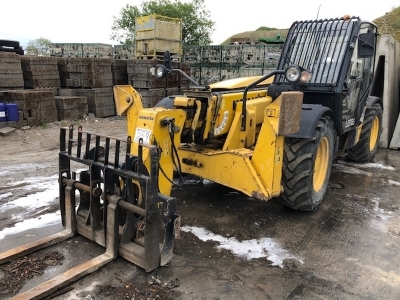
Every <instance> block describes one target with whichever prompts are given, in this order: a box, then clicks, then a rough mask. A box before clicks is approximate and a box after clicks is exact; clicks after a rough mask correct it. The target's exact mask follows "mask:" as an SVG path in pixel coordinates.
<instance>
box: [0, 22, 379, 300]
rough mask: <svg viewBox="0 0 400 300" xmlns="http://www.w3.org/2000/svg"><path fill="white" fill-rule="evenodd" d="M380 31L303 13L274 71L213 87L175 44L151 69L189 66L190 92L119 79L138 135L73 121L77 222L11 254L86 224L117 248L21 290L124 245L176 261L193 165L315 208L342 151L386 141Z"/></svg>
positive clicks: (65, 195) (65, 182) (110, 250)
mask: <svg viewBox="0 0 400 300" xmlns="http://www.w3.org/2000/svg"><path fill="white" fill-rule="evenodd" d="M377 38H378V32H377V28H376V26H375V25H374V24H373V23H371V22H367V21H363V20H361V19H360V18H358V17H347V16H346V17H343V18H336V19H329V20H328V19H325V20H311V21H299V22H294V23H293V24H292V26H291V27H290V29H289V31H288V35H287V39H286V41H285V44H284V46H283V49H282V53H281V56H280V60H279V63H278V67H277V69H276V70H274V71H273V72H271V73H269V74H266V75H262V76H254V77H246V78H237V79H230V80H226V81H222V82H218V83H214V84H212V85H209V86H201V85H198V84H197V82H196V81H195V80H194V79H192V78H190V76H188V75H187V74H185V73H184V72H183V71H181V70H179V69H174V68H172V63H171V58H170V56H169V54H168V52H167V53H166V54H165V55H164V58H165V61H164V64H159V65H156V66H155V67H153V68H152V69H151V72H152V74H154V76H156V77H160V78H161V77H165V76H168V74H170V73H172V72H179V73H180V74H181V75H182V76H185V77H187V78H188V79H189V80H190V81H191V82H192V84H193V85H192V86H189V87H188V88H187V90H185V91H184V92H183V94H182V95H176V96H172V97H166V98H164V99H162V100H161V101H160V102H159V103H158V104H157V105H156V106H155V107H152V108H144V107H143V105H142V101H141V96H140V94H139V93H138V92H137V91H136V90H135V89H134V88H133V87H132V86H130V85H118V86H115V87H114V96H115V103H116V109H117V114H119V115H125V116H126V118H127V135H128V138H127V140H119V139H115V138H112V137H107V136H102V135H100V134H95V133H90V132H85V131H83V129H82V128H78V130H75V129H74V128H73V127H72V126H71V127H70V128H62V129H61V133H60V154H59V185H60V210H61V214H62V222H63V225H65V227H66V229H65V231H64V232H63V233H59V234H56V235H53V236H50V237H47V238H44V239H42V240H39V241H36V242H32V243H31V244H28V245H24V246H21V247H20V248H19V249H12V250H10V251H8V252H7V253H3V254H0V263H3V262H5V261H7V260H10V259H11V258H13V257H15V256H17V255H22V254H26V253H29V252H32V251H34V250H36V249H39V248H42V247H44V246H48V245H51V244H54V243H56V242H59V241H61V240H65V239H67V238H69V237H71V236H73V235H74V234H76V233H79V234H81V235H83V236H85V237H87V238H88V239H90V240H92V241H94V242H96V243H98V244H100V245H102V246H104V247H105V248H106V251H105V253H104V254H103V255H101V256H99V257H96V258H94V259H92V260H91V261H89V262H87V263H84V264H83V265H80V266H77V267H75V268H74V269H72V270H69V271H67V272H66V273H64V274H61V275H59V276H57V277H56V278H54V279H52V280H51V281H50V282H45V283H43V284H42V285H40V286H38V287H36V288H35V289H32V290H29V291H27V292H25V293H23V294H20V295H19V296H17V298H18V297H19V298H18V299H30V298H35V297H36V298H40V297H44V296H46V295H48V294H50V293H52V292H53V291H55V290H56V289H57V288H59V287H62V286H65V285H67V284H69V283H70V282H72V281H74V280H77V279H78V278H80V277H82V276H84V275H85V274H88V273H90V272H93V271H95V270H96V269H98V268H99V267H101V266H102V265H104V264H106V263H108V262H110V261H112V260H113V259H115V258H116V257H117V256H118V255H120V256H122V257H124V258H125V259H127V260H128V261H131V262H133V263H134V264H137V265H138V266H140V267H142V268H144V269H145V270H146V271H148V272H149V271H152V270H154V269H156V268H157V267H159V266H164V265H166V264H168V263H169V262H170V261H171V258H172V256H173V247H174V239H175V237H176V236H179V229H180V216H179V215H177V212H176V204H175V198H173V197H171V189H172V186H173V185H174V184H175V183H176V182H181V181H182V180H183V179H182V178H183V177H184V176H183V174H193V175H196V176H199V177H201V178H205V179H208V180H211V181H214V182H217V183H219V184H222V185H225V186H228V187H231V188H233V189H235V190H238V191H240V192H242V193H244V194H246V195H249V196H250V197H253V198H256V199H259V200H261V201H267V200H269V199H271V198H273V197H277V198H278V199H279V200H280V201H282V203H283V204H285V205H287V206H288V207H290V208H293V209H296V210H301V211H315V210H316V209H317V208H318V206H319V205H320V203H321V201H322V200H323V198H324V196H325V193H326V191H327V187H328V183H329V177H330V173H331V167H332V162H333V161H334V160H335V159H336V158H337V157H346V159H350V160H353V161H357V162H368V161H370V160H372V159H373V158H374V156H375V154H376V153H377V151H378V143H379V139H380V134H381V130H382V109H383V103H382V100H381V98H382V89H383V80H384V79H383V76H381V73H380V72H382V68H383V67H382V64H384V60H383V61H382V60H379V61H378V62H377V64H376V65H377V68H376V70H377V72H376V73H375V76H374V68H375V49H376V43H377ZM82 168H83V170H82ZM76 194H78V195H79V205H78V206H77V207H75V206H76V202H77V201H76ZM17 298H16V299H17Z"/></svg>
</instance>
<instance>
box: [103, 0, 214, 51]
mask: <svg viewBox="0 0 400 300" xmlns="http://www.w3.org/2000/svg"><path fill="white" fill-rule="evenodd" d="M152 14H157V15H161V16H164V17H170V18H177V19H181V20H182V44H184V45H208V44H210V43H211V42H212V40H211V34H212V33H213V32H214V28H213V27H214V24H215V22H214V21H212V20H211V19H210V12H209V11H208V10H207V9H205V5H204V0H192V1H191V2H181V1H180V0H149V1H143V2H142V4H141V7H140V8H138V7H137V6H132V5H129V4H127V5H126V6H125V7H124V8H122V9H121V12H120V16H119V17H115V16H114V22H113V25H112V27H111V29H112V34H111V39H112V40H114V41H118V42H120V43H121V44H133V43H134V40H135V19H136V18H137V17H142V16H147V15H152Z"/></svg>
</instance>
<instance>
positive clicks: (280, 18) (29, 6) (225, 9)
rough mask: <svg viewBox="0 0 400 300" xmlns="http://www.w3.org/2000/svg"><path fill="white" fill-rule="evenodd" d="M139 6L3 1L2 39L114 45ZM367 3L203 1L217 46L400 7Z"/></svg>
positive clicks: (132, 0)
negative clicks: (119, 28)
mask: <svg viewBox="0 0 400 300" xmlns="http://www.w3.org/2000/svg"><path fill="white" fill-rule="evenodd" d="M141 3H142V0H110V1H99V0H79V1H78V0H67V1H54V0H52V1H50V0H10V1H7V0H2V1H1V4H0V8H1V9H0V11H1V17H0V39H11V40H17V41H20V42H21V44H22V45H23V46H25V47H26V44H27V43H28V41H29V40H34V39H37V38H40V37H43V38H47V39H49V40H51V41H52V42H53V43H105V44H118V43H117V42H115V41H111V40H110V35H111V25H112V23H113V20H114V16H119V14H120V11H121V9H122V8H123V7H124V6H125V5H126V4H130V5H136V6H138V7H140V5H141ZM304 3H306V5H305V4H304ZM368 3H369V2H368V1H366V0H336V1H329V2H326V1H322V0H305V1H298V0H286V1H279V0H278V1H266V0H263V1H261V0H245V1H243V2H240V1H228V0H205V5H206V9H208V10H209V11H210V12H211V19H212V20H213V21H215V31H214V33H213V35H212V40H213V44H215V45H217V44H220V43H222V42H223V41H224V40H226V39H227V38H229V37H230V36H231V35H233V34H236V33H240V32H244V31H253V30H256V29H257V28H259V27H261V26H267V27H275V28H279V29H283V28H289V27H290V25H291V24H292V22H293V21H296V20H311V19H315V18H317V16H318V18H335V17H341V16H343V15H345V14H349V15H352V16H359V17H360V18H362V19H364V20H371V21H372V20H373V19H375V18H378V17H381V16H383V15H384V14H385V13H387V12H390V11H391V10H392V9H393V8H394V7H398V6H400V0H382V1H379V2H376V3H375V4H374V5H370V4H368ZM378 3H379V4H378Z"/></svg>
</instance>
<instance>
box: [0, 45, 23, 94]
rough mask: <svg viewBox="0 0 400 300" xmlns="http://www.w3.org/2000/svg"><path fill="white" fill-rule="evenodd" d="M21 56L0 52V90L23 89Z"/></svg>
mask: <svg viewBox="0 0 400 300" xmlns="http://www.w3.org/2000/svg"><path fill="white" fill-rule="evenodd" d="M21 57H22V56H21V55H19V54H15V53H9V52H0V90H8V89H23V88H24V77H23V73H22V68H21Z"/></svg>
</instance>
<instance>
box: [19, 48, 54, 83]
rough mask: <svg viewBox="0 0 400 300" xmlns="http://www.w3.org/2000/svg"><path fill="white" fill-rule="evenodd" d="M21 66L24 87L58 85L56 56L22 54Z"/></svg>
mask: <svg viewBox="0 0 400 300" xmlns="http://www.w3.org/2000/svg"><path fill="white" fill-rule="evenodd" d="M21 66H22V71H23V76H24V86H25V88H26V89H35V88H43V87H45V88H46V87H47V88H50V87H54V88H57V87H59V86H60V75H59V73H58V64H57V58H55V57H46V56H22V57H21Z"/></svg>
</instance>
